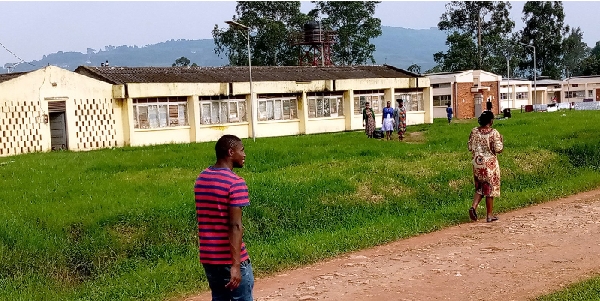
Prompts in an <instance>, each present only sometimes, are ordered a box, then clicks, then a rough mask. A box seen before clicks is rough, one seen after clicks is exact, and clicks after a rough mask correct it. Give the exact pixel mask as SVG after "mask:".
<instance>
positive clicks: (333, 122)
mask: <svg viewBox="0 0 600 301" xmlns="http://www.w3.org/2000/svg"><path fill="white" fill-rule="evenodd" d="M429 85H430V82H429V79H428V78H417V79H416V78H395V79H348V80H317V81H308V82H290V81H287V82H255V83H254V85H253V93H254V94H253V95H254V98H251V97H250V85H249V83H144V84H124V85H111V84H109V83H105V82H102V81H99V80H96V79H93V78H91V77H88V76H85V75H81V74H78V73H74V72H70V71H67V70H64V69H61V68H58V67H53V66H49V67H46V68H43V69H40V70H37V71H33V72H31V73H28V74H25V75H22V76H20V77H17V78H15V79H12V80H9V81H6V82H4V83H0V137H1V138H2V140H1V141H0V156H5V155H16V154H20V153H27V152H35V151H48V150H50V149H51V145H52V143H51V141H52V139H51V135H50V125H49V123H48V122H47V121H45V120H46V119H45V118H47V116H48V104H49V103H51V102H55V101H65V115H66V132H67V146H68V149H70V150H92V149H98V148H106V147H115V146H123V145H131V146H142V145H153V144H166V143H190V142H204V141H216V140H218V138H219V137H221V136H222V135H224V134H233V135H236V136H238V137H240V138H249V137H252V132H253V131H252V122H251V120H252V119H251V118H252V116H251V115H252V114H251V112H252V104H251V99H256V97H257V95H258V94H259V93H260V94H278V93H281V94H282V93H297V94H299V95H301V97H299V99H298V119H295V120H280V121H258V122H257V123H256V129H254V130H255V132H256V136H257V137H274V136H285V135H298V134H315V133H329V132H341V131H346V130H362V129H363V127H362V114H359V115H354V97H353V93H354V92H353V91H355V90H366V91H368V90H384V91H385V100H390V101H392V102H393V100H394V91H395V89H409V90H411V89H412V90H414V89H415V88H419V89H423V98H424V110H423V111H414V112H413V111H409V112H407V123H408V124H409V125H414V124H421V123H431V122H433V107H432V105H431V102H432V95H433V94H432V93H431V88H430V87H429ZM23 87H35V89H29V88H27V89H26V88H23ZM307 92H343V95H344V96H343V102H344V105H343V106H344V108H343V113H344V114H343V116H339V117H322V118H308V108H307V101H306V99H307V97H306V95H307ZM218 95H246V96H245V97H246V120H247V121H245V122H240V123H228V124H201V118H200V117H201V116H200V105H199V97H200V96H218ZM175 96H177V97H187V103H186V104H187V106H186V112H187V113H186V114H187V115H186V118H187V119H188V124H189V125H186V126H174V127H167V128H153V129H147V128H144V129H142V128H135V126H134V124H135V123H136V122H138V121H136V119H134V99H136V98H152V97H175ZM180 114H181V113H180ZM376 123H377V127H381V115H380V114H377V115H376Z"/></svg>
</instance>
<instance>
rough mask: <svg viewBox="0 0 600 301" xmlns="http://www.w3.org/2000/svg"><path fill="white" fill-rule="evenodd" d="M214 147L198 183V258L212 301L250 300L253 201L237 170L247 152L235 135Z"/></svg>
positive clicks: (220, 140)
mask: <svg viewBox="0 0 600 301" xmlns="http://www.w3.org/2000/svg"><path fill="white" fill-rule="evenodd" d="M215 152H216V155H217V163H215V164H214V165H213V166H211V167H208V168H207V169H205V170H204V171H203V172H202V173H200V175H199V176H198V178H197V179H196V185H195V186H194V194H195V198H196V216H197V219H198V240H199V250H200V262H201V263H202V266H203V267H204V271H205V272H206V278H207V279H208V284H209V286H210V289H211V292H212V300H213V301H230V300H240V301H251V300H252V289H253V287H254V275H253V273H252V265H251V264H250V258H249V257H248V252H247V251H246V246H245V244H244V242H243V241H242V235H243V232H244V230H243V227H242V207H244V206H248V205H250V201H249V199H248V187H247V186H246V182H245V181H244V179H242V178H241V177H239V176H238V175H236V174H235V173H234V172H233V168H241V167H243V166H244V161H245V158H246V153H245V152H244V145H243V144H242V141H241V140H240V138H238V137H236V136H233V135H224V136H222V137H221V138H220V139H219V141H217V144H216V145H215Z"/></svg>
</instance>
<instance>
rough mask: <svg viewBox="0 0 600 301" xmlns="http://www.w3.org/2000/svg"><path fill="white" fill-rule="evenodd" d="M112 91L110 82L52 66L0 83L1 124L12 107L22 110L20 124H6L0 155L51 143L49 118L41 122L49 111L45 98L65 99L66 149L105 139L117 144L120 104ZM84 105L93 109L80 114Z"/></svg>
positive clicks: (92, 146) (120, 136)
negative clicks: (7, 129) (8, 130)
mask: <svg viewBox="0 0 600 301" xmlns="http://www.w3.org/2000/svg"><path fill="white" fill-rule="evenodd" d="M112 95H113V93H112V85H111V84H108V83H105V82H101V81H98V80H95V79H92V78H90V77H87V76H84V75H80V74H77V73H74V72H71V71H68V70H65V69H62V68H59V67H55V66H48V67H44V68H41V69H38V70H36V71H32V72H30V73H27V74H24V75H21V76H19V77H17V78H14V79H12V80H9V81H5V82H3V83H0V107H2V108H4V111H6V112H5V115H4V116H2V115H1V114H0V124H1V123H2V121H4V122H8V121H9V120H8V119H9V118H8V116H7V115H6V114H10V116H11V118H12V114H13V113H17V114H18V113H19V112H20V113H21V114H22V115H23V117H20V118H23V119H22V120H21V122H22V124H21V125H19V126H18V127H14V125H10V127H11V130H12V131H13V133H12V134H11V138H10V139H9V138H6V139H3V140H5V141H4V143H6V142H10V143H11V145H9V146H7V145H0V147H2V149H3V151H2V152H3V154H2V155H15V154H19V153H26V152H32V151H48V150H50V149H51V138H50V124H49V123H45V122H44V118H43V116H44V115H45V114H48V101H56V100H64V101H65V104H66V112H65V113H66V127H67V137H68V138H67V143H68V148H69V149H70V150H74V151H78V150H91V149H96V148H102V147H108V144H110V146H122V145H123V127H122V123H121V107H119V105H118V103H116V102H115V101H113V99H112ZM0 111H1V110H0ZM8 111H12V112H8ZM88 111H89V112H90V113H98V114H97V115H96V116H86V117H83V116H82V114H87V113H88ZM98 116H100V117H102V118H99V117H98ZM7 126H8V125H7ZM81 126H83V128H82V127H81ZM0 130H1V128H0ZM32 131H33V132H32ZM32 133H33V134H32ZM107 139H109V140H110V141H107ZM8 140H11V141H8ZM108 142H110V143H108ZM5 153H6V154H5Z"/></svg>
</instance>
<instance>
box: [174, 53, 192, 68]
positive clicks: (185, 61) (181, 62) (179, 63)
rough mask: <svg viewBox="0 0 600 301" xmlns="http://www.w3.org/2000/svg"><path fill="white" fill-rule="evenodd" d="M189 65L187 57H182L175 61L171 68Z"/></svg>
mask: <svg viewBox="0 0 600 301" xmlns="http://www.w3.org/2000/svg"><path fill="white" fill-rule="evenodd" d="M189 64H190V60H189V59H188V58H187V57H185V56H182V57H180V58H178V59H176V60H175V63H173V65H172V66H173V67H187V65H189Z"/></svg>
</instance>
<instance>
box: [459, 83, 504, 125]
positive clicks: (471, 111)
mask: <svg viewBox="0 0 600 301" xmlns="http://www.w3.org/2000/svg"><path fill="white" fill-rule="evenodd" d="M481 86H482V87H490V89H489V90H484V89H482V90H480V92H481V93H482V94H483V102H482V105H483V108H482V111H483V110H485V102H486V101H487V99H488V98H491V100H492V112H493V113H494V114H498V113H499V111H500V109H499V108H500V106H499V101H498V98H499V97H498V95H499V94H498V86H499V82H482V83H481ZM471 87H473V83H455V88H456V99H453V102H452V103H453V107H454V116H455V117H456V118H458V119H467V118H474V117H478V116H475V94H476V92H471Z"/></svg>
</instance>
